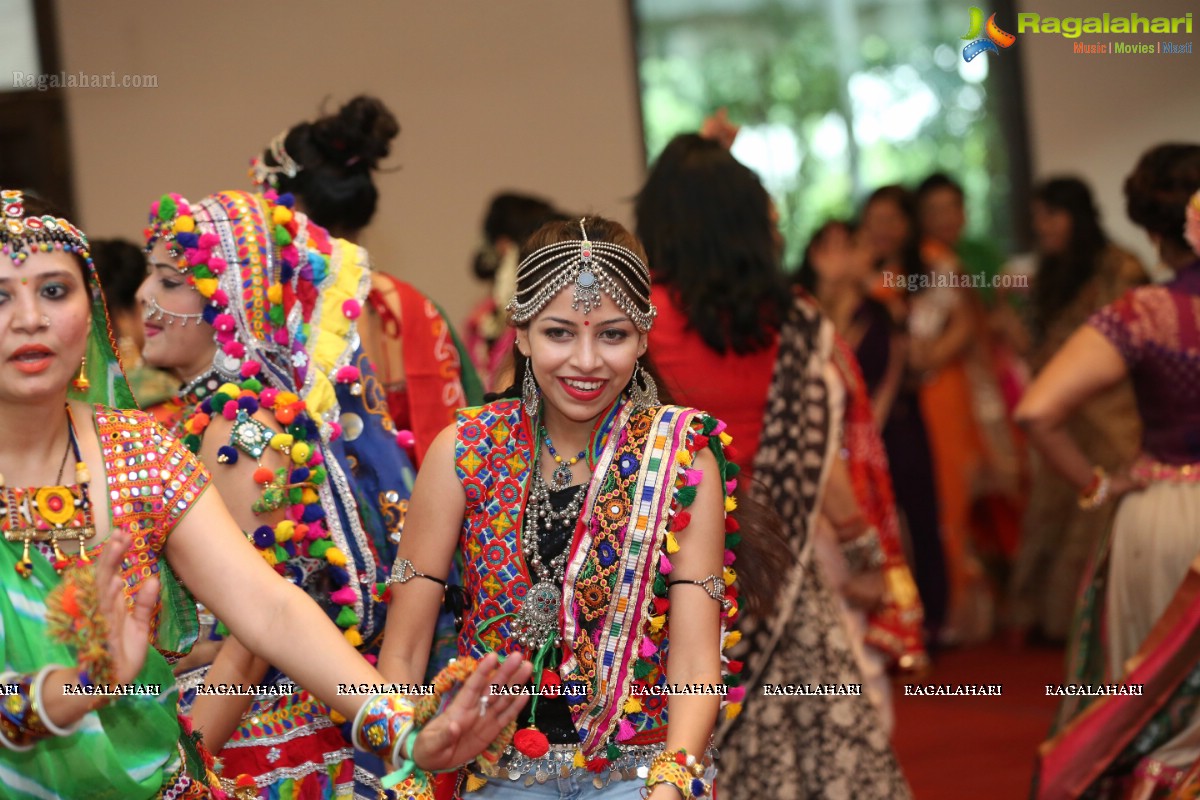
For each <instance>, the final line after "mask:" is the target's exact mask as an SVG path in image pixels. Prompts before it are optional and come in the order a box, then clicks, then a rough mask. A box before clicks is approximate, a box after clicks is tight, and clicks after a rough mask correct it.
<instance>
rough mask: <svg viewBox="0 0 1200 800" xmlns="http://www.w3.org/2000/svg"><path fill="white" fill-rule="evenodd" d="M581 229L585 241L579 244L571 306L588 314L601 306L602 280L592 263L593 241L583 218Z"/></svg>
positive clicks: (580, 224)
mask: <svg viewBox="0 0 1200 800" xmlns="http://www.w3.org/2000/svg"><path fill="white" fill-rule="evenodd" d="M579 230H580V231H582V232H583V242H582V243H580V245H579V263H578V264H577V265H576V270H577V271H576V273H575V291H574V293H573V296H572V298H571V308H573V309H575V310H576V311H580V310H582V311H583V313H584V314H587V313H589V312H590V311H591V310H592V309H593V308H599V307H600V285H599V284H600V281H599V279H598V278H597V277H596V271H595V268H594V266H593V264H592V243H591V242H589V241H588V238H587V230H586V229H585V228H584V227H583V220H579ZM580 306H582V309H581V308H580Z"/></svg>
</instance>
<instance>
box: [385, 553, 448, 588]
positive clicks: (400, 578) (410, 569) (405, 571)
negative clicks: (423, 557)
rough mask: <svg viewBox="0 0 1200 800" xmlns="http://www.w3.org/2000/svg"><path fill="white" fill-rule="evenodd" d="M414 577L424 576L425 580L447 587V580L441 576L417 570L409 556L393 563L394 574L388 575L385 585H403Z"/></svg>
mask: <svg viewBox="0 0 1200 800" xmlns="http://www.w3.org/2000/svg"><path fill="white" fill-rule="evenodd" d="M413 578H424V579H425V580H428V581H433V582H434V583H440V584H441V585H442V588H443V589H445V588H446V582H445V581H444V580H442V579H441V578H435V577H433V576H432V575H426V574H425V573H424V572H417V568H416V567H414V566H413V562H411V561H409V560H408V559H407V558H400V559H397V560H396V563H394V564H392V574H391V575H388V579H387V581H386V582H385V583H384V586H385V587H386V586H391V585H392V584H393V583H397V584H400V585H401V586H403V585H404V584H406V583H408V582H409V581H411V580H412V579H413Z"/></svg>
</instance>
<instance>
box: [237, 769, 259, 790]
mask: <svg viewBox="0 0 1200 800" xmlns="http://www.w3.org/2000/svg"><path fill="white" fill-rule="evenodd" d="M234 785H235V786H237V788H239V789H254V788H257V786H256V784H255V783H254V776H253V775H247V774H246V773H244V772H243V773H242V774H241V775H238V776H237V782H236V783H235V784H234Z"/></svg>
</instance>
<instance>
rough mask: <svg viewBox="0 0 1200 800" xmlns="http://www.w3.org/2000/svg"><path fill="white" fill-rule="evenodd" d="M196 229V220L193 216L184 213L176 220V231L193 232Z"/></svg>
mask: <svg viewBox="0 0 1200 800" xmlns="http://www.w3.org/2000/svg"><path fill="white" fill-rule="evenodd" d="M194 230H196V220H195V219H194V218H192V217H191V216H189V215H187V214H184V215H183V216H181V217H179V218H178V219H176V220H175V232H176V233H191V232H192V231H194Z"/></svg>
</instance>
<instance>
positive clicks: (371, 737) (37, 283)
mask: <svg viewBox="0 0 1200 800" xmlns="http://www.w3.org/2000/svg"><path fill="white" fill-rule="evenodd" d="M0 213H2V215H3V216H2V220H0V255H2V256H3V257H0V429H2V430H3V431H4V436H3V437H0V473H2V474H3V480H0V487H2V490H0V528H2V529H3V531H4V540H5V541H4V544H3V545H2V546H0V586H2V591H0V623H2V626H0V653H2V661H3V665H2V667H0V684H3V685H4V686H5V702H4V704H3V705H2V707H0V796H3V797H5V798H14V799H16V800H31V799H32V798H38V800H46V798H102V799H103V798H111V799H112V800H134V799H137V798H147V799H148V798H159V797H164V798H207V797H210V796H212V797H224V796H225V794H224V793H223V791H221V790H220V788H219V787H218V785H217V779H216V776H215V775H214V771H213V767H214V764H213V761H212V759H211V757H210V756H208V755H207V754H205V752H204V751H203V750H202V749H201V748H200V747H199V746H198V741H197V739H196V737H195V736H193V735H192V734H191V731H190V726H189V724H188V722H187V721H186V720H184V719H181V718H180V717H178V716H177V713H176V698H177V692H176V687H175V682H174V680H173V675H172V671H171V667H170V662H171V661H174V660H177V659H178V658H180V657H181V656H182V655H184V654H186V653H187V651H188V650H189V648H190V647H191V645H192V643H193V642H194V641H195V640H196V635H197V623H196V614H195V606H194V605H193V604H192V602H191V599H190V597H189V596H188V591H190V592H191V593H193V594H194V595H195V596H196V597H197V598H198V599H199V600H200V601H201V602H203V603H205V604H207V605H208V606H210V607H211V608H212V609H213V610H214V611H215V612H216V613H217V614H219V615H220V616H221V618H222V619H224V620H225V621H226V622H227V623H228V625H229V627H230V629H231V630H232V631H234V633H235V635H237V636H238V637H240V639H241V640H242V641H245V642H247V643H248V644H250V645H251V646H252V647H253V649H254V651H255V652H256V653H257V654H258V655H259V656H260V657H262V658H263V659H265V660H268V661H270V662H271V663H275V664H279V665H281V666H282V667H283V668H285V669H286V670H287V671H288V673H289V674H290V675H292V676H293V677H294V678H295V679H296V680H297V681H298V682H300V683H301V684H302V685H304V686H306V687H308V688H309V689H311V690H312V691H313V692H314V693H315V694H316V695H317V696H319V697H321V698H323V700H324V701H326V702H328V703H329V705H330V706H331V707H332V708H334V709H336V710H337V711H338V712H339V713H341V714H343V715H344V716H346V718H347V719H353V720H354V721H355V722H354V726H353V727H354V738H355V741H356V742H357V743H359V744H360V745H362V746H366V747H370V748H372V749H373V750H374V751H375V752H376V753H377V754H378V755H379V756H380V757H382V758H384V759H386V760H388V761H391V762H396V761H403V760H405V756H409V757H412V758H413V759H415V762H416V763H417V764H420V765H421V766H422V767H427V768H432V769H440V768H445V767H453V766H455V765H457V764H460V763H461V762H462V761H463V760H464V759H465V758H468V757H470V756H471V755H472V754H474V753H477V752H479V751H480V750H483V749H484V747H485V746H486V745H487V743H488V742H489V741H491V739H492V738H493V737H495V736H496V734H497V733H498V732H500V731H501V729H502V728H504V727H505V726H506V725H507V724H508V718H511V717H513V716H515V713H516V709H514V708H512V707H511V706H508V707H507V708H506V705H507V703H508V700H507V698H496V699H495V701H493V702H492V703H491V705H490V708H489V709H488V712H489V713H488V714H487V715H486V716H485V717H484V718H482V719H481V718H480V717H479V715H478V712H477V708H478V699H479V697H480V696H481V694H482V693H483V692H484V691H486V686H487V681H489V680H491V681H502V680H506V679H510V677H509V676H508V675H507V673H509V672H513V673H517V670H518V667H519V665H518V664H517V662H516V660H513V661H511V662H509V663H506V664H505V665H504V666H503V667H502V668H501V669H500V671H499V673H498V674H496V675H494V676H491V677H490V678H489V677H488V676H487V675H486V674H483V673H486V671H487V670H489V669H491V668H492V667H493V666H494V665H495V662H494V661H491V662H484V664H483V667H484V669H483V670H481V674H479V675H477V676H475V677H474V678H472V679H471V680H470V681H468V682H467V683H466V685H465V687H464V689H463V690H461V691H460V692H459V697H458V698H457V699H456V700H455V701H454V703H453V704H452V705H451V706H450V707H449V709H448V714H447V715H445V716H443V717H439V718H438V719H436V720H434V721H432V722H430V723H429V724H428V725H427V726H426V727H425V728H424V730H423V731H422V732H421V734H420V736H419V737H418V738H416V739H415V740H414V741H410V740H409V739H410V734H409V733H408V731H409V730H410V727H409V726H410V725H411V724H412V723H413V722H414V721H415V720H414V709H413V707H412V705H411V704H410V703H409V702H407V701H406V700H405V699H404V698H402V697H400V696H397V695H391V696H385V695H377V696H370V695H365V694H359V695H350V694H340V693H339V692H338V684H339V683H354V684H375V685H378V684H379V683H380V682H381V678H380V676H379V674H378V673H377V672H376V671H375V670H374V669H372V668H371V666H370V665H369V664H367V662H365V661H364V660H363V659H362V658H360V657H359V656H358V655H357V654H356V653H355V652H354V650H353V649H352V648H351V647H349V646H348V644H347V643H346V640H345V639H344V638H343V637H342V636H341V635H339V634H338V632H337V629H336V628H335V627H334V626H333V625H332V624H331V623H330V622H329V621H328V620H327V619H326V618H325V615H324V614H322V613H321V611H320V609H319V607H318V606H316V605H315V604H314V603H312V602H311V600H309V599H308V598H307V597H306V596H305V595H304V594H303V593H302V592H300V591H299V590H297V589H296V587H294V586H292V585H291V584H290V583H289V582H287V581H282V580H279V579H278V577H277V576H276V575H275V574H274V573H273V572H272V570H271V569H269V568H268V567H267V566H266V564H264V562H263V559H262V558H260V557H259V556H258V555H256V554H255V552H254V548H253V547H252V545H250V544H249V543H248V542H247V541H246V539H245V537H244V536H242V535H241V533H240V532H239V531H238V528H237V525H236V523H235V522H234V520H233V519H232V518H231V517H230V515H229V512H228V511H227V510H226V509H225V506H224V505H223V504H222V502H221V499H220V497H219V496H218V495H217V494H216V493H215V492H212V491H208V487H209V484H210V478H209V473H208V471H207V470H206V469H205V468H204V467H203V465H201V464H200V463H199V462H198V461H197V460H196V458H195V456H194V455H192V454H191V453H190V452H188V450H187V449H186V448H185V447H184V446H183V445H182V443H180V442H179V441H178V440H177V439H175V438H174V437H172V436H170V435H169V434H167V433H166V432H164V431H163V430H162V429H161V428H160V427H159V426H158V425H156V424H155V422H154V420H153V419H152V418H150V417H149V416H148V415H146V414H143V413H141V412H138V411H128V410H118V409H122V408H125V409H128V408H132V407H133V398H132V395H131V393H130V391H129V386H128V384H127V383H126V382H125V378H124V375H123V374H122V371H121V366H120V363H119V362H118V360H117V357H116V353H115V346H114V340H113V336H112V330H111V327H110V325H109V321H108V319H107V316H106V313H105V310H104V303H103V300H102V299H101V298H102V296H101V292H100V286H99V282H98V280H97V278H96V273H95V269H94V265H93V264H92V261H91V258H90V254H89V250H88V242H87V238H86V237H85V235H84V234H83V233H82V232H81V231H80V230H78V229H77V228H76V227H75V226H74V225H72V224H71V223H70V222H69V221H67V220H65V219H62V218H60V217H57V216H56V215H54V214H53V213H51V212H50V210H49V209H48V208H47V207H45V206H44V204H41V203H39V202H37V201H34V200H30V199H28V198H26V197H25V196H24V195H23V194H22V193H21V192H20V191H18V190H0ZM114 406H115V408H114ZM68 462H70V464H71V465H73V466H72V467H70V468H68ZM176 574H177V575H178V578H176V577H175V576H176ZM231 589H233V590H232V591H231ZM246 598H253V601H252V602H247V601H246ZM316 653H319V654H321V656H320V658H314V657H313V655H314V654H316ZM526 672H527V670H526ZM517 674H518V675H519V673H517ZM402 738H403V741H401V739H402ZM409 766H411V765H409ZM426 794H427V793H426Z"/></svg>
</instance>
